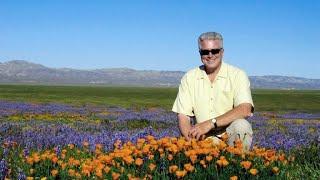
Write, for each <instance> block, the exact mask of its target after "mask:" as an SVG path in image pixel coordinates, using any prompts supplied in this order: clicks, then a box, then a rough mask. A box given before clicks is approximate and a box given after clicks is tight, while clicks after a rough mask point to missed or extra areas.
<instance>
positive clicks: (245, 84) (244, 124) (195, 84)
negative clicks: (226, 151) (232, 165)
mask: <svg viewBox="0 0 320 180" xmlns="http://www.w3.org/2000/svg"><path fill="white" fill-rule="evenodd" d="M198 46H199V52H200V56H201V61H202V63H203V65H202V66H200V67H197V68H194V69H192V70H190V71H188V72H187V73H186V74H185V75H184V76H183V78H182V79H181V84H180V86H179V92H178V95H177V98H176V100H175V102H174V105H173V108H172V111H173V112H176V113H178V120H179V128H180V131H181V133H182V135H183V136H184V137H185V138H186V139H187V140H190V139H191V138H196V139H199V138H201V137H203V136H210V138H212V139H213V141H214V142H217V141H219V138H221V136H222V134H223V133H227V134H228V137H229V139H228V144H229V145H233V143H234V141H235V140H236V139H238V138H240V140H241V141H242V142H243V148H244V150H249V149H250V145H251V142H252V128H251V125H250V123H249V122H248V121H247V120H246V118H248V117H249V116H252V112H253V106H254V105H253V102H252V97H251V90H250V82H249V79H248V76H247V75H246V73H245V72H244V71H242V70H241V69H239V68H236V67H234V66H231V65H229V64H227V63H224V62H223V61H222V57H223V53H224V49H223V38H222V36H221V34H219V33H216V32H206V33H203V34H201V35H200V37H199V39H198ZM192 116H195V118H196V121H197V124H196V125H195V126H192V125H191V122H190V117H192Z"/></svg>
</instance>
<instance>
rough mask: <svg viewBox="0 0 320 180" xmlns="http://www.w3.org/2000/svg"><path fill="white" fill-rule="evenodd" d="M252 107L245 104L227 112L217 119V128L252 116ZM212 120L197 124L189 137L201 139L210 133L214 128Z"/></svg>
mask: <svg viewBox="0 0 320 180" xmlns="http://www.w3.org/2000/svg"><path fill="white" fill-rule="evenodd" d="M251 109H252V105H251V104H250V103H243V104H240V105H239V106H237V107H235V108H233V109H232V110H230V111H228V112H226V113H225V114H223V115H221V116H218V117H216V120H217V126H218V127H223V126H227V125H229V124H230V123H232V122H233V121H234V120H236V119H244V118H248V117H250V116H251ZM211 120H212V119H209V120H207V121H204V122H202V123H198V124H196V125H195V126H194V127H192V128H191V129H190V131H189V136H190V137H194V138H196V139H199V138H200V137H201V136H202V135H204V134H206V133H208V132H209V131H210V130H211V129H212V128H214V127H213V125H212V123H211Z"/></svg>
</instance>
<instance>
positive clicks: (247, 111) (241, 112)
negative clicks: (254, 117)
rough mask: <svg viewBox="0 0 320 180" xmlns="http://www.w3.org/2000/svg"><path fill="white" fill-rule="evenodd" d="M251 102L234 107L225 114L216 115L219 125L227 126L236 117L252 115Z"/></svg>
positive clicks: (243, 117) (242, 117)
mask: <svg viewBox="0 0 320 180" xmlns="http://www.w3.org/2000/svg"><path fill="white" fill-rule="evenodd" d="M251 108H252V106H251V104H249V103H245V104H240V105H239V106H237V107H235V108H233V109H232V110H230V111H228V112H226V113H225V114H223V115H221V116H218V117H216V120H217V125H218V127H223V126H227V125H229V124H230V123H232V122H233V121H234V120H236V119H245V118H248V117H249V116H250V115H251Z"/></svg>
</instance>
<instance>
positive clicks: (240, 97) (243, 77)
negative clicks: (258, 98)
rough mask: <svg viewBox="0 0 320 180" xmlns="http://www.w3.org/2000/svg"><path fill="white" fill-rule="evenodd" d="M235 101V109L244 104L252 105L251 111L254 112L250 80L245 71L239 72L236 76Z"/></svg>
mask: <svg viewBox="0 0 320 180" xmlns="http://www.w3.org/2000/svg"><path fill="white" fill-rule="evenodd" d="M233 100H234V101H233V102H234V106H235V107H236V106H238V105H240V104H242V103H250V104H251V105H252V109H251V111H252V112H253V110H254V104H253V101H252V96H251V89H250V80H249V78H248V76H247V74H246V73H245V72H244V71H239V73H238V74H237V76H236V82H235V88H234V99H233Z"/></svg>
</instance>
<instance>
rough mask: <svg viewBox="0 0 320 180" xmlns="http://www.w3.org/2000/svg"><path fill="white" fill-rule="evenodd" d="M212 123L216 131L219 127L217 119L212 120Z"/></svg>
mask: <svg viewBox="0 0 320 180" xmlns="http://www.w3.org/2000/svg"><path fill="white" fill-rule="evenodd" d="M211 123H212V125H213V127H214V129H216V128H217V127H218V125H217V120H216V119H215V118H213V119H211Z"/></svg>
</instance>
